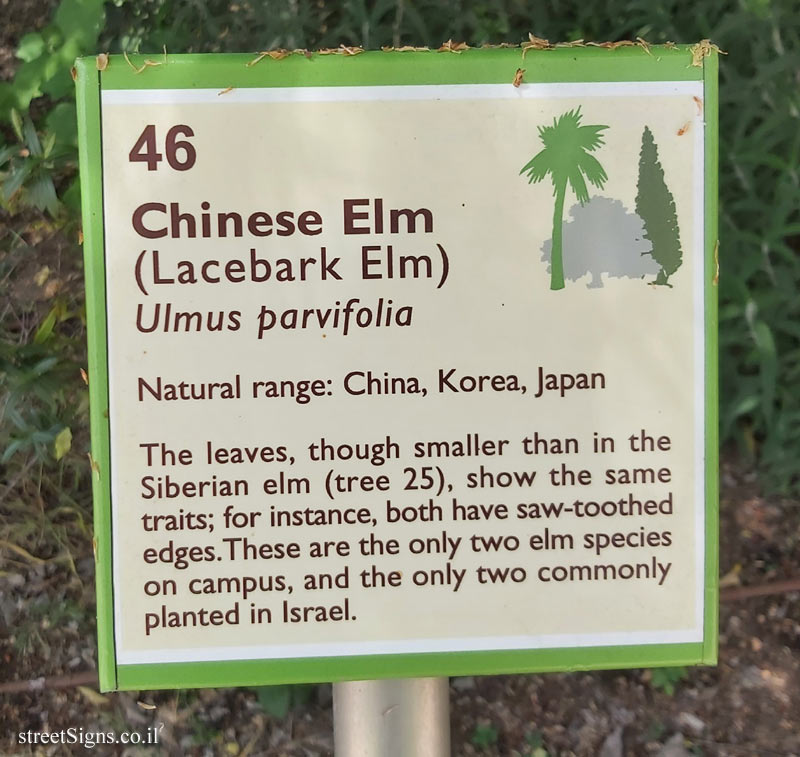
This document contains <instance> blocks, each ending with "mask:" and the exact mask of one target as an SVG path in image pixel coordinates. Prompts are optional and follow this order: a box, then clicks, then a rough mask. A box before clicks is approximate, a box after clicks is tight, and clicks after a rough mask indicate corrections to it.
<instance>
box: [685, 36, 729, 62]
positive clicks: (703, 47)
mask: <svg viewBox="0 0 800 757" xmlns="http://www.w3.org/2000/svg"><path fill="white" fill-rule="evenodd" d="M689 50H690V51H691V53H692V65H693V66H698V67H699V66H702V65H703V59H704V58H707V57H708V56H709V55H711V53H712V52H715V53H718V54H719V55H727V54H728V53H726V52H725V51H724V50H720V49H719V47H717V45H715V44H714V43H713V42H712V41H711V40H710V39H701V40H700V41H699V42H698V43H697V44H696V45H692V46H691V47H690V48H689Z"/></svg>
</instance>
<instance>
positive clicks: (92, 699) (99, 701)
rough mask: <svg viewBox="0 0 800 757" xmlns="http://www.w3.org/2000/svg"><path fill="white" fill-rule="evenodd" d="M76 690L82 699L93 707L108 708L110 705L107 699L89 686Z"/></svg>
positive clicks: (79, 687)
mask: <svg viewBox="0 0 800 757" xmlns="http://www.w3.org/2000/svg"><path fill="white" fill-rule="evenodd" d="M77 688H78V691H80V693H81V694H82V695H83V698H84V699H85V700H86V701H87V702H88V703H89V704H91V705H92V706H93V707H108V706H109V705H110V704H111V700H110V699H109V698H108V697H104V696H103V695H102V694H101V693H100V692H99V691H95V690H94V689H92V688H90V687H89V686H78V687H77Z"/></svg>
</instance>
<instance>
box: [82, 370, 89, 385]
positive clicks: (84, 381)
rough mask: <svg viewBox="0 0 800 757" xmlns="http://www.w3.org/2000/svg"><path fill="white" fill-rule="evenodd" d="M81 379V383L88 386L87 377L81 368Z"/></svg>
mask: <svg viewBox="0 0 800 757" xmlns="http://www.w3.org/2000/svg"><path fill="white" fill-rule="evenodd" d="M81 378H82V379H83V383H84V384H86V386H89V375H88V374H87V373H86V371H85V370H83V368H81Z"/></svg>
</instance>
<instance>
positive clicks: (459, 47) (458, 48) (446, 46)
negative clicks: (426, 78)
mask: <svg viewBox="0 0 800 757" xmlns="http://www.w3.org/2000/svg"><path fill="white" fill-rule="evenodd" d="M464 50H469V45H468V44H467V43H466V42H453V40H452V39H448V40H447V42H444V43H443V44H442V46H441V47H440V48H439V50H438V52H440V53H460V52H462V51H464Z"/></svg>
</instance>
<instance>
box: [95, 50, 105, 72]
mask: <svg viewBox="0 0 800 757" xmlns="http://www.w3.org/2000/svg"><path fill="white" fill-rule="evenodd" d="M95 64H96V65H97V70H98V71H105V70H106V69H107V68H108V53H100V54H99V55H98V56H97V58H95Z"/></svg>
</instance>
